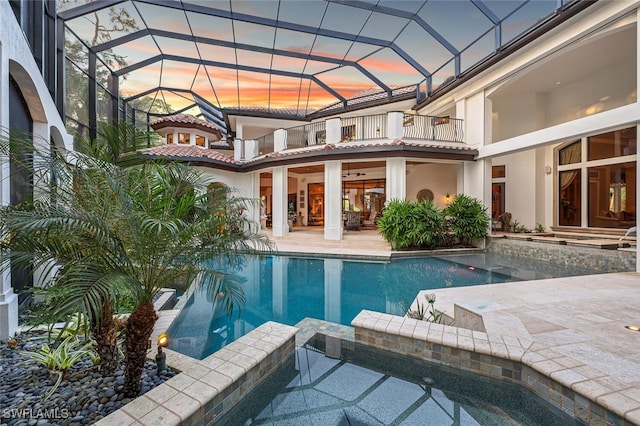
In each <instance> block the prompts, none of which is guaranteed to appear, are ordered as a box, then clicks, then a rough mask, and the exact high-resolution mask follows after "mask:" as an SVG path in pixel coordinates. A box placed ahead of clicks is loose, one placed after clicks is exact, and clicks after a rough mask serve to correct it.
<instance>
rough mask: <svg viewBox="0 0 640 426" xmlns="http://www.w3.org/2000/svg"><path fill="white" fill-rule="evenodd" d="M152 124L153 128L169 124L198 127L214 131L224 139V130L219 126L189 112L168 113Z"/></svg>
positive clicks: (210, 131)
mask: <svg viewBox="0 0 640 426" xmlns="http://www.w3.org/2000/svg"><path fill="white" fill-rule="evenodd" d="M150 126H151V128H153V130H159V129H162V128H163V127H169V126H174V127H181V126H182V127H188V128H196V129H200V130H203V131H206V132H209V133H213V134H215V135H216V136H218V139H222V131H221V130H220V128H219V127H218V126H216V125H215V124H212V123H209V122H208V121H206V120H201V119H199V118H197V117H194V116H193V115H188V114H174V115H168V116H166V117H162V118H159V119H157V120H156V121H154V122H152V123H150Z"/></svg>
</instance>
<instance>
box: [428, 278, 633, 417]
mask: <svg viewBox="0 0 640 426" xmlns="http://www.w3.org/2000/svg"><path fill="white" fill-rule="evenodd" d="M428 292H432V293H435V294H436V299H437V300H436V308H437V309H438V310H442V311H444V312H446V314H447V315H448V316H451V317H454V310H455V309H454V304H458V305H459V306H460V307H463V308H465V309H466V310H467V312H471V313H476V314H477V315H479V316H481V317H482V323H483V325H484V327H485V332H486V336H488V343H489V345H490V347H491V350H492V352H493V348H494V346H495V347H496V348H498V346H500V347H502V346H505V348H503V349H505V350H507V352H509V351H508V348H509V346H510V345H509V342H523V341H524V342H527V345H525V346H526V347H523V346H522V345H520V344H518V345H516V346H521V348H522V349H523V350H524V352H523V353H522V361H523V362H526V363H527V364H528V365H531V366H532V367H533V368H535V369H536V370H538V371H540V372H542V373H544V374H547V375H548V376H549V377H551V378H552V379H556V380H558V381H560V382H561V383H563V384H564V385H565V386H568V387H570V388H571V389H572V390H574V391H576V392H578V393H580V394H582V395H584V396H586V397H588V398H589V399H591V400H593V401H596V402H597V403H599V404H600V405H602V406H604V407H605V408H608V409H609V410H611V411H613V412H615V413H617V414H618V415H620V416H621V417H624V418H625V419H626V420H627V421H629V422H632V423H634V424H640V333H638V332H633V331H630V330H628V329H626V328H625V325H640V273H631V272H630V273H612V274H603V275H593V276H582V277H569V278H556V279H547V280H538V281H527V282H516V283H506V284H490V285H483V286H477V287H461V288H447V289H439V290H429V291H428ZM423 293H427V291H425V292H422V293H421V295H420V296H419V298H418V299H420V300H424V299H421V298H422V297H423V296H422V294H423ZM456 314H458V316H459V317H460V315H461V314H465V312H464V311H463V310H461V309H458V310H457V312H456ZM460 322H465V319H464V318H462V319H461V318H457V323H456V324H455V325H464V324H460ZM466 322H467V323H469V324H472V323H473V318H471V319H470V318H467V320H466ZM458 330H464V329H458ZM437 331H440V330H437ZM440 332H442V331H440ZM429 333H431V330H429ZM476 333H480V334H482V335H484V334H485V333H484V332H481V331H480V332H476V331H473V332H472V333H471V336H472V337H473V336H474V335H475V334H476ZM457 334H458V339H459V337H460V336H461V335H463V334H464V333H463V334H460V333H459V332H458V333H457ZM445 335H446V333H444V334H443V337H442V340H443V344H447V343H446V342H445V340H447V339H449V340H451V339H453V337H452V336H445ZM454 343H455V342H454ZM474 343H475V342H470V344H472V345H473V344H474ZM480 343H481V342H480ZM472 347H473V346H472ZM514 347H515V346H514ZM476 349H478V348H477V347H476ZM509 353H510V352H509Z"/></svg>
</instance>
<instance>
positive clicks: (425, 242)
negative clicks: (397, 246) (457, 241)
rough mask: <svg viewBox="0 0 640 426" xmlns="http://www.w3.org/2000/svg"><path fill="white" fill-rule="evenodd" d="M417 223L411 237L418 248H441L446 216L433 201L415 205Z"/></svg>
mask: <svg viewBox="0 0 640 426" xmlns="http://www.w3.org/2000/svg"><path fill="white" fill-rule="evenodd" d="M412 207H413V210H414V216H415V217H416V219H417V220H416V223H415V225H414V228H413V231H412V232H411V235H410V236H411V237H412V240H413V245H415V246H417V247H426V248H435V247H439V246H440V245H441V244H442V242H443V240H444V233H445V231H446V225H445V223H446V222H445V220H444V215H443V214H442V212H441V211H440V210H439V209H438V207H437V206H436V205H435V204H433V202H432V201H419V202H417V203H413V206H412Z"/></svg>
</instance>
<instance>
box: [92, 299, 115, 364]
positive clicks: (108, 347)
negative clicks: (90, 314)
mask: <svg viewBox="0 0 640 426" xmlns="http://www.w3.org/2000/svg"><path fill="white" fill-rule="evenodd" d="M91 334H92V335H93V338H94V339H95V341H96V343H97V345H96V346H97V347H96V352H97V353H98V355H99V356H100V371H102V374H103V375H104V376H109V375H111V374H113V372H114V371H116V370H117V369H118V358H119V357H118V335H117V333H116V323H115V321H114V320H113V306H112V304H111V301H110V300H109V301H104V302H103V303H102V315H101V317H100V319H99V320H98V319H95V318H94V320H93V321H91Z"/></svg>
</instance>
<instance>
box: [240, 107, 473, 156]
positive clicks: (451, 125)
mask: <svg viewBox="0 0 640 426" xmlns="http://www.w3.org/2000/svg"><path fill="white" fill-rule="evenodd" d="M463 136H464V135H463V120H460V119H457V118H451V117H449V116H445V117H436V116H428V115H419V114H407V113H401V112H389V113H386V114H376V115H366V116H358V117H345V118H333V119H329V120H326V121H318V122H313V123H309V124H305V125H302V126H296V127H291V128H288V129H279V130H276V131H275V132H273V133H269V134H266V135H264V136H261V137H260V138H258V139H256V140H255V141H244V143H236V155H235V157H236V160H240V161H242V160H245V161H246V160H251V159H253V158H255V157H259V156H263V155H267V154H270V153H273V152H280V151H287V150H293V149H300V148H307V147H313V146H316V145H326V144H328V143H333V144H339V143H350V142H359V141H360V142H362V141H365V142H367V141H369V142H375V141H377V140H379V141H380V142H381V143H384V141H386V142H387V143H389V142H392V141H395V140H397V139H401V140H404V141H412V142H418V143H420V142H425V143H430V142H445V143H447V144H454V145H457V144H463V143H464V140H463Z"/></svg>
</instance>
